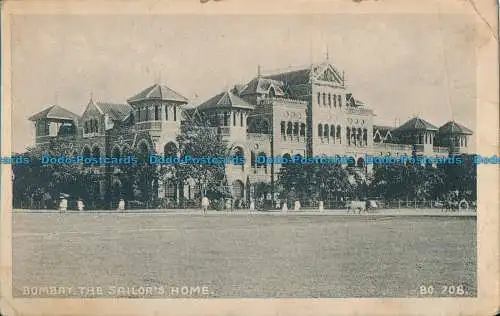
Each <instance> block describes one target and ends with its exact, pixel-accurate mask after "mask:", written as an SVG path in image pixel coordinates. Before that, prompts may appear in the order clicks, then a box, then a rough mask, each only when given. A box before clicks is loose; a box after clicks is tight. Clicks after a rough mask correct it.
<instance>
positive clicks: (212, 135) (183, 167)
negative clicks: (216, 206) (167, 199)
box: [162, 121, 229, 194]
mask: <svg viewBox="0 0 500 316" xmlns="http://www.w3.org/2000/svg"><path fill="white" fill-rule="evenodd" d="M177 143H178V145H179V153H180V156H181V157H187V156H191V157H195V158H217V157H228V156H229V150H228V146H227V144H226V142H224V141H223V140H222V139H221V138H220V137H219V136H218V135H217V134H216V132H215V129H213V128H211V127H209V126H207V125H203V124H197V123H196V122H194V121H186V122H185V123H184V124H183V125H182V127H181V133H180V135H178V136H177ZM205 162H206V163H182V164H176V165H174V166H173V167H174V168H170V169H163V171H162V174H163V175H165V174H167V173H172V175H171V176H172V177H173V179H176V180H177V181H179V182H180V183H185V182H186V181H187V180H188V179H192V180H194V182H195V183H196V185H197V186H198V187H199V188H201V190H202V194H206V193H207V192H208V191H210V192H219V191H221V189H220V187H221V186H223V185H227V183H224V180H225V174H226V173H225V165H224V164H222V163H213V162H207V161H205Z"/></svg>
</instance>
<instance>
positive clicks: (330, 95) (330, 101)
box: [328, 93, 332, 107]
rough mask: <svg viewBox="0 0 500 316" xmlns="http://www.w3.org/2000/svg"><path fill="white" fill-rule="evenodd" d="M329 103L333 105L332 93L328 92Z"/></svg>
mask: <svg viewBox="0 0 500 316" xmlns="http://www.w3.org/2000/svg"><path fill="white" fill-rule="evenodd" d="M328 105H329V106H330V107H331V106H332V94H331V93H328Z"/></svg>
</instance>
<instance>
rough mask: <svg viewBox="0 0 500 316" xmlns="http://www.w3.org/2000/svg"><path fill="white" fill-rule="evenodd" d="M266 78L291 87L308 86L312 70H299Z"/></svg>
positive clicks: (308, 68)
mask: <svg viewBox="0 0 500 316" xmlns="http://www.w3.org/2000/svg"><path fill="white" fill-rule="evenodd" d="M264 78H267V79H272V80H277V81H281V82H283V83H284V84H286V85H289V86H296V85H300V84H307V83H309V80H310V78H311V68H310V67H307V68H304V69H298V70H293V71H287V72H282V73H278V74H274V75H269V76H264Z"/></svg>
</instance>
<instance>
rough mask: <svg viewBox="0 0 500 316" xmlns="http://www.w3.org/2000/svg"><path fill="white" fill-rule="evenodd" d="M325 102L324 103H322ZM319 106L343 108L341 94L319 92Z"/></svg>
mask: <svg viewBox="0 0 500 316" xmlns="http://www.w3.org/2000/svg"><path fill="white" fill-rule="evenodd" d="M321 101H323V102H321ZM318 105H324V106H327V105H328V106H330V107H331V106H332V105H333V107H337V106H338V107H339V108H341V107H342V95H340V94H331V93H325V92H323V93H321V92H318Z"/></svg>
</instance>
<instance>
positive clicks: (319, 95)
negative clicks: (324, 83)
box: [318, 92, 321, 105]
mask: <svg viewBox="0 0 500 316" xmlns="http://www.w3.org/2000/svg"><path fill="white" fill-rule="evenodd" d="M320 104H321V93H320V92H318V105H320Z"/></svg>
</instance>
